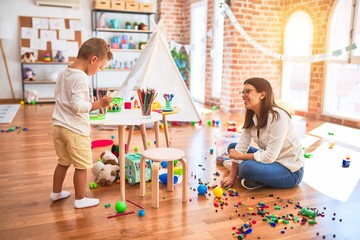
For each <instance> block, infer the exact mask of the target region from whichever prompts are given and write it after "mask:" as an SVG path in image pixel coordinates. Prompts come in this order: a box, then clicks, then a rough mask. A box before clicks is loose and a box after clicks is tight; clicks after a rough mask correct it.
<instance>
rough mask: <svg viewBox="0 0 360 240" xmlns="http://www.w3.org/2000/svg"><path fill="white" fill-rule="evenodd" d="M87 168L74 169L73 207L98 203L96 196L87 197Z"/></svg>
mask: <svg viewBox="0 0 360 240" xmlns="http://www.w3.org/2000/svg"><path fill="white" fill-rule="evenodd" d="M86 181H87V170H86V169H75V173H74V187H75V203H74V205H75V208H86V207H92V206H96V205H98V204H99V199H97V198H87V197H85V193H86V186H87V184H86Z"/></svg>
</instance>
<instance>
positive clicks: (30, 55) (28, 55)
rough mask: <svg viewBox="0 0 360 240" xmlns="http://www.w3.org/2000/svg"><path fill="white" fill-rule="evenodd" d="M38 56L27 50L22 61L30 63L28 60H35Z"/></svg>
mask: <svg viewBox="0 0 360 240" xmlns="http://www.w3.org/2000/svg"><path fill="white" fill-rule="evenodd" d="M35 60H36V58H35V55H34V53H33V52H25V53H24V54H23V55H21V61H22V62H25V63H28V62H35Z"/></svg>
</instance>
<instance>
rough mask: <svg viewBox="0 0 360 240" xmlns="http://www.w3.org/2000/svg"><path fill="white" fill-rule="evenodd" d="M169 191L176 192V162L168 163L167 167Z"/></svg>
mask: <svg viewBox="0 0 360 240" xmlns="http://www.w3.org/2000/svg"><path fill="white" fill-rule="evenodd" d="M167 190H168V191H169V192H173V191H174V162H173V161H168V166H167Z"/></svg>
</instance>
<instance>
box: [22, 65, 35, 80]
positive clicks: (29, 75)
mask: <svg viewBox="0 0 360 240" xmlns="http://www.w3.org/2000/svg"><path fill="white" fill-rule="evenodd" d="M35 80H36V74H35V73H34V71H33V70H32V69H31V68H25V69H24V81H35Z"/></svg>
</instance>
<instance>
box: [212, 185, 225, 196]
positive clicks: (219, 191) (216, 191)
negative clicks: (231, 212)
mask: <svg viewBox="0 0 360 240" xmlns="http://www.w3.org/2000/svg"><path fill="white" fill-rule="evenodd" d="M223 194H224V192H223V190H222V188H221V187H216V188H214V195H215V197H218V198H220V197H221V196H222V195H223Z"/></svg>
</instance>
